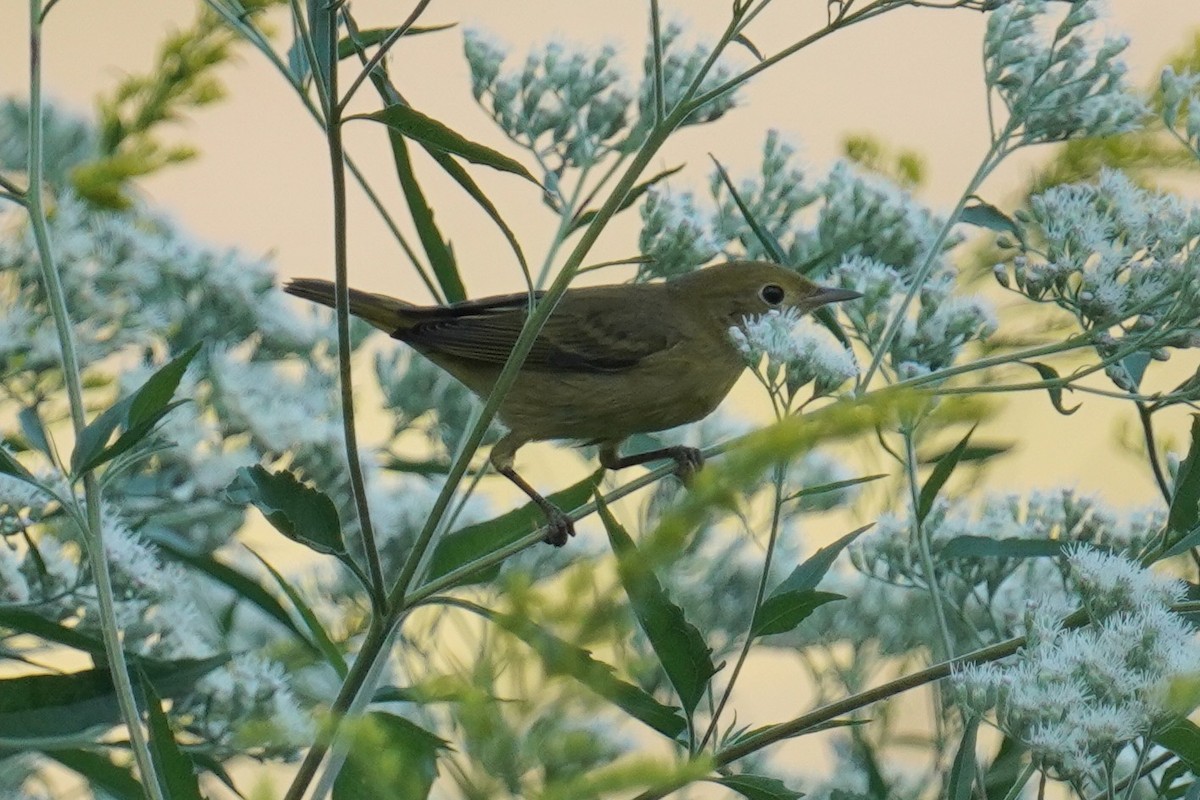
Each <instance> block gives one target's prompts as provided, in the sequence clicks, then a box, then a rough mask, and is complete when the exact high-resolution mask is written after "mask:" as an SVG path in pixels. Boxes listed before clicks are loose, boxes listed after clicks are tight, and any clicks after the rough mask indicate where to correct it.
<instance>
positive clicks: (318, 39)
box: [300, 0, 338, 95]
mask: <svg viewBox="0 0 1200 800" xmlns="http://www.w3.org/2000/svg"><path fill="white" fill-rule="evenodd" d="M305 5H306V6H307V10H308V31H309V35H310V36H311V38H312V43H313V51H314V52H315V53H316V56H317V63H316V65H315V70H314V73H315V74H314V77H315V78H316V79H317V80H319V81H320V82H321V85H322V86H324V87H326V92H325V94H326V95H328V94H329V91H328V87H329V75H330V73H331V72H332V71H333V70H332V64H331V63H330V60H329V56H330V53H329V47H328V46H327V44H326V43H327V42H328V41H329V37H330V35H331V34H332V33H333V31H332V28H333V26H334V25H335V24H336V21H335V15H336V14H337V13H338V6H336V5H332V4H330V3H328V2H326V0H307V3H306V4H305ZM300 46H301V48H303V47H304V45H303V44H301V45H300ZM305 54H306V55H307V52H305Z"/></svg>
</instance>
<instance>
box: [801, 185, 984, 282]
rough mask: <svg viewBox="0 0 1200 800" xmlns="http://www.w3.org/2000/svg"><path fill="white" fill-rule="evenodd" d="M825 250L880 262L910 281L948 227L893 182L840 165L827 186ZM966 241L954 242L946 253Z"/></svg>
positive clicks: (821, 232)
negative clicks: (944, 227) (907, 276)
mask: <svg viewBox="0 0 1200 800" xmlns="http://www.w3.org/2000/svg"><path fill="white" fill-rule="evenodd" d="M821 195H822V197H823V199H824V201H825V202H824V204H823V205H822V206H821V210H820V214H819V216H818V218H817V228H816V233H817V236H818V239H819V243H820V248H819V249H820V250H823V251H829V252H834V253H845V254H847V255H859V256H865V257H868V258H874V259H876V260H878V261H881V262H883V263H884V264H888V265H890V266H892V267H894V268H896V269H897V270H899V271H900V272H901V273H902V274H904V275H908V274H910V273H911V272H912V270H913V269H915V268H916V267H917V265H918V264H919V263H920V262H921V261H923V260H924V259H925V256H926V255H927V254H928V253H929V251H930V249H931V248H932V247H933V242H934V241H935V240H936V239H937V235H938V231H939V230H940V229H941V228H942V224H943V221H942V220H941V219H939V218H938V217H936V216H935V215H934V214H933V213H931V212H930V211H929V209H927V208H925V207H924V206H922V205H921V204H919V203H917V202H916V201H915V200H914V199H913V197H912V195H911V194H909V193H908V192H906V191H904V190H903V189H901V188H900V187H898V186H897V185H896V184H894V183H892V182H891V181H888V180H885V179H884V178H882V177H879V176H875V175H870V174H867V173H865V172H863V171H862V170H861V169H859V168H857V167H855V166H854V165H853V164H851V163H849V162H847V161H838V162H837V163H836V164H834V165H833V168H832V169H831V170H830V171H829V174H828V175H827V176H826V178H825V180H824V182H823V183H822V185H821ZM960 241H961V237H958V236H954V235H951V236H948V237H946V239H945V241H944V242H943V243H942V251H946V250H949V249H950V248H952V247H954V246H955V245H957V244H958V243H959V242H960Z"/></svg>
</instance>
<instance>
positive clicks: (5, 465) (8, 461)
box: [0, 444, 38, 486]
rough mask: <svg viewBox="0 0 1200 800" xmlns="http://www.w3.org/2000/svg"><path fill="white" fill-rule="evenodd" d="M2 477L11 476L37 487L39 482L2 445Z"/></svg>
mask: <svg viewBox="0 0 1200 800" xmlns="http://www.w3.org/2000/svg"><path fill="white" fill-rule="evenodd" d="M0 475H11V476H12V477H14V478H20V479H21V480H23V481H25V482H26V483H31V484H33V485H35V486H36V485H37V482H38V480H37V478H35V477H33V473H32V472H30V471H29V470H27V469H25V466H24V465H23V464H22V463H21V462H20V461H17V459H16V456H14V455H13V454H12V453H10V452H8V448H6V447H5V446H4V445H2V444H0Z"/></svg>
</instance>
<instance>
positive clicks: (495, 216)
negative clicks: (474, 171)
mask: <svg viewBox="0 0 1200 800" xmlns="http://www.w3.org/2000/svg"><path fill="white" fill-rule="evenodd" d="M425 150H426V152H428V153H429V155H430V156H431V157H432V158H433V160H434V161H436V162H437V164H438V166H440V167H441V168H442V169H443V170H445V171H446V174H447V175H449V176H450V177H451V178H453V179H454V180H455V182H457V183H458V185H459V186H461V187H462V188H463V190H464V191H466V193H467V194H469V195H470V196H471V199H472V200H474V201H475V202H476V203H477V204H478V205H479V207H480V208H482V209H483V211H484V213H485V214H487V215H488V216H489V217H491V219H492V222H494V223H495V224H496V227H497V228H499V229H500V232H501V233H503V234H504V238H505V239H506V240H507V241H508V246H509V248H510V249H511V250H512V251H513V255H515V256H516V257H517V263H519V264H520V265H521V268H522V270H523V271H524V272H525V274H526V275H528V274H529V264H528V263H527V262H526V261H525V252H524V251H523V250H522V249H521V245H520V243H519V242H517V236H516V234H514V233H513V232H512V229H511V228H509V227H508V223H506V222H505V221H504V218H503V217H501V216H500V212H499V211H498V210H497V209H496V206H495V205H494V204H493V203H492V201H491V199H489V198H488V196H487V195H486V194H484V193H483V190H482V189H480V188H479V184H477V183H475V179H474V178H472V177H471V174H470V173H469V172H467V171H466V170H465V169H463V166H462V164H459V163H458V162H457V161H455V160H454V159H453V158H451V157H450V156H448V155H446V154H445V153H444V152H442V151H441V150H438V149H436V148H432V147H426V148H425Z"/></svg>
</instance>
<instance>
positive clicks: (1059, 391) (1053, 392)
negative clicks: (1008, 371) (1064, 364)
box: [1018, 361, 1079, 416]
mask: <svg viewBox="0 0 1200 800" xmlns="http://www.w3.org/2000/svg"><path fill="white" fill-rule="evenodd" d="M1018 363H1020V364H1025V365H1026V366H1030V367H1033V368H1034V369H1036V370H1037V371H1038V374H1039V375H1041V376H1042V380H1044V381H1057V380H1060V378H1059V374H1058V370H1056V369H1055V368H1054V367H1052V366H1050V365H1049V364H1043V363H1042V362H1040V361H1020V362H1018ZM1068 388H1070V387H1068ZM1046 391H1047V392H1049V393H1050V402H1051V403H1053V404H1054V410H1055V411H1057V412H1058V413H1060V414H1062V415H1063V416H1070V415H1071V414H1074V413H1075V412H1076V411H1078V410H1079V406H1075V407H1074V408H1066V407H1064V406H1063V387H1062V386H1047V387H1046Z"/></svg>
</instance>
